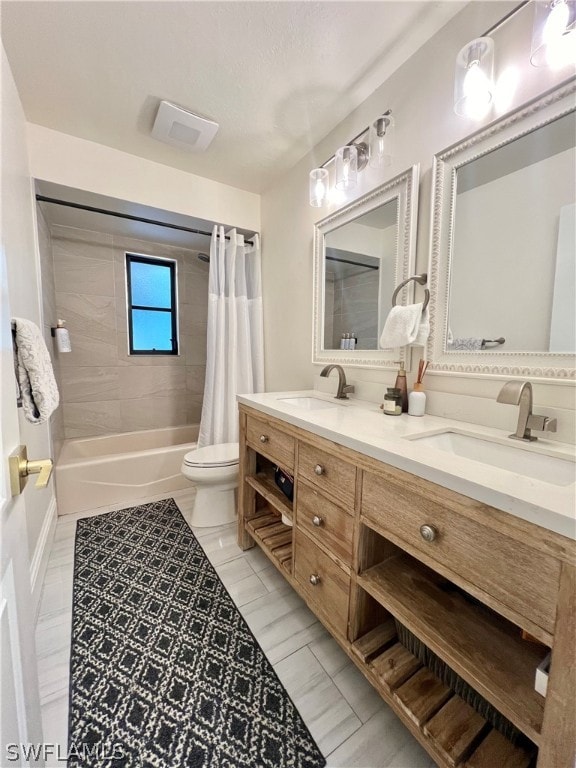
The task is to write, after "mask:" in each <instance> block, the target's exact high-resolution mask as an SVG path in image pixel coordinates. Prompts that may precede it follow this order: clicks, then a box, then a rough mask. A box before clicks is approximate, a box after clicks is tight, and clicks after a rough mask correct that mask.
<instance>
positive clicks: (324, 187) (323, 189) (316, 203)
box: [310, 168, 328, 208]
mask: <svg viewBox="0 0 576 768" xmlns="http://www.w3.org/2000/svg"><path fill="white" fill-rule="evenodd" d="M327 195H328V171H327V170H326V168H314V170H313V171H310V205H311V206H313V207H314V208H321V207H322V206H323V205H324V203H325V202H326V197H327Z"/></svg>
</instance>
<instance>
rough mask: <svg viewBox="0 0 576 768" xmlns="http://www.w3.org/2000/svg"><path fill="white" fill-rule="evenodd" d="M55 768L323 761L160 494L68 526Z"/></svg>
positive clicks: (277, 765) (193, 767) (296, 766)
mask: <svg viewBox="0 0 576 768" xmlns="http://www.w3.org/2000/svg"><path fill="white" fill-rule="evenodd" d="M68 754H69V760H68V766H69V768H80V767H81V768H99V767H100V766H102V767H103V766H107V767H109V766H113V768H152V766H154V768H184V767H185V768H268V767H269V768H288V766H290V768H318V767H321V766H324V765H325V764H326V761H325V760H324V758H323V757H322V755H321V753H320V751H319V749H318V747H317V746H316V744H315V742H314V740H313V739H312V737H311V735H310V733H309V731H308V729H307V728H306V726H305V725H304V723H303V721H302V718H301V717H300V714H299V713H298V711H297V709H296V707H295V706H294V704H293V703H292V701H291V700H290V698H289V697H288V694H287V693H286V691H285V690H284V688H283V686H282V684H281V683H280V681H279V680H278V677H277V676H276V673H275V672H274V670H273V668H272V666H271V664H270V663H269V661H268V660H267V659H266V657H265V656H264V653H263V652H262V650H261V648H260V646H259V645H258V643H257V642H256V639H255V638H254V636H253V635H252V633H251V631H250V629H249V628H248V626H247V625H246V623H245V621H244V619H243V618H242V616H241V615H240V613H239V612H238V610H237V608H236V606H235V605H234V603H233V602H232V599H231V597H230V595H229V594H228V592H227V591H226V589H225V587H224V585H223V584H222V582H221V581H220V579H219V578H218V576H217V575H216V572H215V570H214V568H213V567H212V565H211V564H210V563H209V561H208V560H207V558H206V555H205V554H204V552H203V550H202V549H201V547H200V545H199V544H198V542H197V540H196V538H195V537H194V535H193V533H192V532H191V530H190V528H189V527H188V525H187V524H186V521H185V520H184V518H183V517H182V515H181V513H180V511H179V509H178V507H177V506H176V504H175V503H174V501H173V500H172V499H166V500H164V501H159V502H155V503H153V504H145V505H142V506H140V507H133V508H131V509H123V510H119V511H118V512H109V513H108V514H104V515H101V516H99V517H91V518H86V519H84V520H80V521H79V522H78V528H77V533H76V550H75V563H74V602H73V617H72V653H71V682H70V733H69V748H68Z"/></svg>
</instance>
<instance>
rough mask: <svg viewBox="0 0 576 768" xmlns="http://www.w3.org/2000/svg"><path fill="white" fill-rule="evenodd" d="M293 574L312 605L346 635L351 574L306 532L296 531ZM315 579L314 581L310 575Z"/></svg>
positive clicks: (339, 631) (341, 633)
mask: <svg viewBox="0 0 576 768" xmlns="http://www.w3.org/2000/svg"><path fill="white" fill-rule="evenodd" d="M295 536H296V539H295V547H294V551H295V557H294V576H295V577H296V581H297V582H298V584H299V585H300V587H301V589H302V591H303V592H304V594H305V595H306V598H307V600H308V602H309V603H310V605H311V607H312V609H313V610H314V611H315V612H316V613H319V614H321V615H322V616H323V617H324V618H325V619H326V621H328V622H329V623H330V624H331V625H332V627H333V628H334V629H335V630H336V631H337V632H338V633H339V634H340V635H342V636H343V637H346V636H347V630H348V594H349V592H350V577H349V575H348V574H347V573H346V571H344V570H343V569H342V568H339V567H338V566H337V565H336V563H335V562H334V561H333V560H331V559H330V558H329V557H328V555H325V554H324V552H322V550H321V549H320V548H319V547H317V546H316V544H314V542H313V541H311V540H310V539H309V538H308V537H307V536H306V534H305V533H302V531H300V530H298V529H296V531H295ZM311 578H312V580H313V581H316V583H315V584H313V583H312V582H311V581H310V579H311Z"/></svg>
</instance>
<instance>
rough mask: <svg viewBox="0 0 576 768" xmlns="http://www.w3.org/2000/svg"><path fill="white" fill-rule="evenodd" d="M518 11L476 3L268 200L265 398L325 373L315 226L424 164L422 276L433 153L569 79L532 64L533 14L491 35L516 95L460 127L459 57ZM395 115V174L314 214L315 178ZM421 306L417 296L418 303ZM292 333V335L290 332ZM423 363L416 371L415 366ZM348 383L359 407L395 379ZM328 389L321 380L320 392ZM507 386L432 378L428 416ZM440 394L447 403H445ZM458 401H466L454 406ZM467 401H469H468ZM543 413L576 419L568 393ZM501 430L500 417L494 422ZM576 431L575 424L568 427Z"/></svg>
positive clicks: (551, 390) (528, 11)
mask: <svg viewBox="0 0 576 768" xmlns="http://www.w3.org/2000/svg"><path fill="white" fill-rule="evenodd" d="M515 5H516V3H508V2H486V3H484V2H474V3H470V4H469V5H467V6H466V7H465V8H464V9H463V10H462V11H461V12H460V13H459V14H458V15H457V16H455V17H454V18H453V19H452V20H451V21H450V22H449V23H448V24H447V25H446V26H445V27H444V28H443V29H442V30H440V32H439V33H438V34H437V35H436V36H435V37H434V38H432V39H431V40H430V41H429V42H428V43H427V44H426V45H425V46H423V47H422V48H421V49H420V51H418V52H417V53H416V54H415V55H414V56H413V57H412V58H411V59H409V60H408V61H407V62H406V63H405V64H404V65H403V66H402V67H401V68H400V69H399V70H397V71H396V72H395V73H394V74H393V75H392V76H391V77H390V78H389V79H388V80H387V81H386V82H384V83H383V84H382V85H381V86H380V87H379V88H378V89H377V90H376V91H375V92H374V93H373V94H372V95H371V96H370V97H369V98H367V99H366V101H365V102H364V103H363V104H362V105H361V106H360V107H358V108H357V109H356V110H355V111H354V112H353V113H351V115H349V117H348V118H346V119H345V120H344V121H343V122H342V123H340V124H339V125H338V126H336V127H335V129H334V130H333V131H332V133H330V134H329V135H328V136H327V137H326V138H325V139H324V140H323V141H322V142H321V143H320V144H318V145H317V146H316V147H315V148H314V149H313V150H312V151H311V152H310V153H309V154H308V155H307V156H306V157H305V158H304V159H303V160H302V161H301V162H300V163H299V164H298V165H296V166H295V167H294V168H293V169H292V170H291V171H290V172H289V173H288V174H286V175H285V176H284V177H283V178H282V179H280V181H279V182H278V183H276V184H275V185H274V186H272V187H270V188H269V189H268V190H266V192H265V193H264V194H263V196H262V232H263V236H264V238H265V252H264V258H263V280H264V319H265V360H266V388H267V389H268V390H269V391H273V390H287V389H291V388H306V387H311V386H313V385H314V383H315V377H317V376H318V373H319V370H320V369H319V367H318V366H314V365H312V363H311V350H312V246H313V226H314V222H315V221H319V220H320V219H323V218H325V217H326V216H327V215H328V214H329V213H330V212H331V211H332V210H334V209H335V208H336V207H340V206H341V205H344V204H346V203H348V202H350V201H351V200H352V199H356V198H357V197H359V196H360V195H362V194H364V193H365V192H367V191H369V190H370V189H373V188H374V187H376V186H377V185H378V184H381V183H383V182H385V181H387V180H389V179H391V178H393V177H394V176H396V175H397V174H399V173H401V172H402V171H404V170H405V169H406V168H408V167H409V166H411V165H413V164H416V163H419V164H420V180H421V181H420V190H419V211H418V240H417V255H416V272H423V271H426V270H427V267H428V256H429V243H430V201H431V191H432V163H433V156H434V154H435V153H437V152H440V151H442V150H443V149H445V148H446V147H448V146H450V145H452V144H454V143H457V142H458V141H461V140H462V139H464V138H465V137H466V136H467V135H469V134H470V133H473V132H474V131H476V130H478V129H479V128H481V127H482V125H483V124H488V123H489V122H491V121H493V120H495V119H497V118H498V117H499V116H500V114H503V113H505V112H507V111H510V110H511V109H514V108H517V107H518V106H520V105H521V104H522V103H525V102H526V101H527V100H529V99H531V98H535V97H536V96H537V95H539V94H540V93H542V92H544V91H546V90H548V89H550V88H552V87H553V86H554V85H555V84H557V83H558V82H560V81H561V80H562V78H566V77H567V76H568V75H569V74H570V73H567V72H566V71H565V70H564V72H563V73H562V72H561V73H559V74H558V73H556V74H554V73H552V72H550V71H549V70H547V69H545V68H544V69H536V68H534V67H532V66H531V65H530V63H529V53H530V37H531V24H532V7H531V6H527V7H526V8H524V9H523V10H522V11H520V12H519V13H518V14H516V16H515V17H514V18H513V19H511V20H510V21H509V22H507V23H506V25H505V26H504V27H503V28H501V29H500V30H498V31H497V32H495V33H494V35H493V36H494V39H495V43H496V49H497V61H498V71H497V74H500V73H501V72H503V71H504V70H507V71H508V72H511V68H512V67H514V68H515V71H516V75H517V76H518V88H517V91H516V95H515V97H514V98H513V99H512V100H509V101H508V102H507V103H506V104H503V103H502V102H499V104H498V109H495V110H494V111H493V112H492V113H491V114H489V115H488V116H487V117H486V118H485V120H484V123H483V124H482V123H479V122H475V121H472V120H466V119H462V118H458V117H457V116H456V115H455V114H454V111H453V107H452V98H453V82H454V79H453V78H454V61H455V58H456V54H457V53H458V51H459V50H460V48H461V47H462V46H463V45H464V44H466V43H467V42H468V41H470V40H471V39H473V38H475V37H478V36H479V35H481V34H482V33H483V32H485V31H486V30H487V29H488V28H490V27H491V26H492V25H493V24H496V23H497V22H498V21H499V19H501V18H502V17H503V16H504V15H505V14H506V13H508V12H509V11H510V10H512V9H513V8H514V7H515ZM387 108H391V109H392V110H393V113H394V117H395V122H396V137H395V145H396V146H395V156H394V159H393V164H392V166H391V167H389V168H387V169H384V170H383V171H376V170H373V169H371V168H370V167H368V168H367V169H365V170H364V171H362V172H361V174H359V184H358V186H357V187H356V189H355V190H354V193H353V195H351V196H350V197H349V198H348V199H346V200H344V201H342V202H340V203H339V205H338V206H332V207H330V208H328V207H326V208H322V209H316V208H311V207H310V206H309V205H308V200H307V189H308V174H309V171H310V170H311V169H312V168H314V167H316V166H318V165H319V164H321V163H323V162H324V161H326V160H327V158H329V157H330V156H331V155H333V153H334V152H335V150H336V149H337V148H338V147H339V146H341V145H342V144H345V143H346V142H348V141H349V140H350V138H351V137H353V136H355V135H357V134H358V133H359V132H360V131H361V130H362V129H363V128H365V127H366V126H367V125H368V124H369V122H370V120H372V119H374V118H375V117H376V116H377V115H378V114H381V113H382V112H383V111H384V110H385V109H387ZM421 296H422V293H421V290H420V289H418V291H417V294H416V299H417V300H418V299H419V297H421ZM288 328H289V329H290V332H287V329H288ZM417 361H418V357H417V356H416V358H415V362H414V364H415V365H416V366H417ZM347 377H348V379H349V380H351V381H354V382H355V383H356V385H357V387H356V391H357V393H358V394H359V396H361V397H367V398H368V399H378V398H379V397H381V395H382V393H383V391H384V387H385V386H391V384H392V383H393V382H394V379H395V373H394V372H393V371H374V370H370V369H357V368H354V369H349V370H348V371H347ZM320 381H323V380H317V382H318V383H320ZM501 384H502V382H500V381H497V380H488V379H472V378H468V377H466V376H451V375H434V376H429V377H427V381H426V387H427V389H428V391H429V393H432V391H436V392H438V395H439V396H438V397H429V409H430V410H431V411H432V409H435V411H436V412H437V413H438V415H446V416H452V417H453V418H460V419H464V420H466V419H467V418H468V419H469V420H474V419H473V418H471V415H473V414H472V411H473V409H474V406H475V404H476V403H477V401H478V398H482V399H484V400H486V399H488V400H490V402H491V403H492V402H493V401H494V400H495V397H496V395H497V393H498V390H499V388H500V386H501ZM441 393H443V396H440V394H441ZM455 395H462V396H464V399H462V398H460V399H458V398H456V397H455ZM467 396H470V398H469V399H468V398H467ZM535 400H536V403H537V404H539V403H540V404H550V403H557V404H558V403H559V404H561V407H563V408H567V409H570V410H572V411H573V409H574V392H573V389H572V388H570V387H559V386H555V385H554V384H538V385H537V386H536V387H535ZM514 411H515V409H512V408H508V409H506V408H504V407H503V406H498V410H497V414H504V416H503V418H504V419H505V420H506V419H508V421H509V420H510V418H512V419H513V418H514V413H511V414H508V412H514ZM495 418H496V419H497V420H498V417H495ZM572 424H573V422H572Z"/></svg>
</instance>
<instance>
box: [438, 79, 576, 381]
mask: <svg viewBox="0 0 576 768" xmlns="http://www.w3.org/2000/svg"><path fill="white" fill-rule="evenodd" d="M575 94H576V84H575V81H572V82H571V83H570V84H568V85H565V86H564V87H562V88H559V89H557V90H555V91H552V92H551V93H548V94H546V95H545V96H543V97H541V98H540V99H538V100H536V101H534V102H532V103H531V104H529V105H528V106H526V107H524V108H522V109H520V110H518V111H516V112H514V113H512V114H511V115H508V116H507V117H505V118H503V119H501V120H499V121H498V122H496V123H494V124H493V125H491V126H489V127H488V128H486V129H484V130H482V131H480V132H478V133H476V134H474V135H472V136H471V137H470V138H468V139H466V140H465V141H463V142H462V143H460V144H458V145H456V146H454V147H451V148H449V149H447V150H445V151H444V152H442V153H440V154H439V155H436V157H435V158H434V193H433V222H432V240H431V250H430V265H429V283H430V293H431V299H430V325H431V332H430V337H429V341H428V359H429V363H430V367H429V370H430V371H434V370H436V371H453V372H460V373H468V374H480V375H494V376H503V375H505V376H526V377H544V378H561V379H573V378H574V376H575V361H576V290H575V286H576V273H575V260H576V259H575V253H576V148H575V140H576V97H575Z"/></svg>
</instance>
